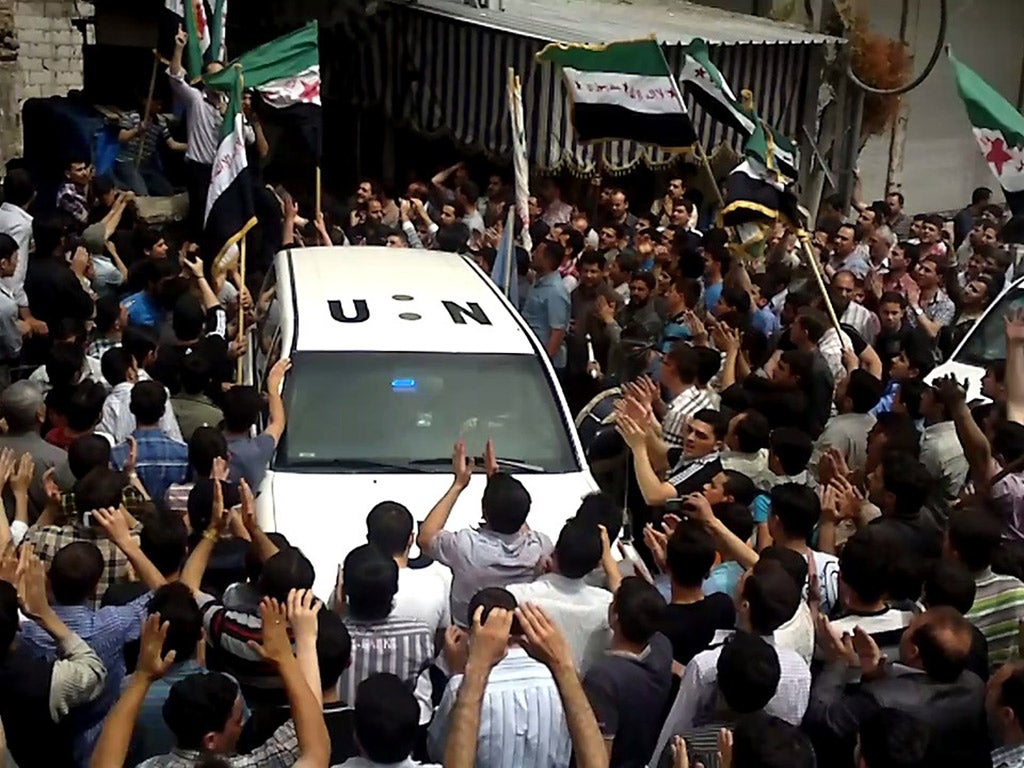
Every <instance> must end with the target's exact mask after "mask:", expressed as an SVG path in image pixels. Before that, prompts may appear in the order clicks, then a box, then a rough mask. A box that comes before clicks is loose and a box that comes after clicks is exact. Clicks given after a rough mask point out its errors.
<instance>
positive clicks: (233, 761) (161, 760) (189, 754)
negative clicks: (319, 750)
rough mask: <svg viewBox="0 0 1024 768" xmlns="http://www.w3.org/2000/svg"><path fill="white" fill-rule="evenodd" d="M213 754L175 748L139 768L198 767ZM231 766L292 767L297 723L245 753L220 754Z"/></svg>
mask: <svg viewBox="0 0 1024 768" xmlns="http://www.w3.org/2000/svg"><path fill="white" fill-rule="evenodd" d="M208 757H209V755H207V754H201V753H199V752H196V751H194V750H191V749H175V750H172V751H171V752H170V754H166V755H160V756H159V757H151V758H150V759H149V760H146V761H145V762H143V763H139V765H138V768H195V766H196V765H198V764H199V763H200V762H201V761H202V760H203V759H204V758H208ZM219 757H220V759H221V760H223V761H224V762H225V763H226V764H227V765H228V766H229V767H230V768H291V766H293V765H294V764H295V761H296V760H298V758H299V739H298V736H297V735H296V734H295V723H294V722H293V721H291V720H289V721H288V722H287V723H285V724H284V725H282V726H281V727H280V728H278V729H277V730H276V731H274V735H273V736H271V737H270V739H269V740H268V741H267V742H266V743H264V744H262V745H260V746H259V747H257V748H256V749H254V750H253V751H252V752H249V753H247V754H244V755H230V756H228V755H222V756H219Z"/></svg>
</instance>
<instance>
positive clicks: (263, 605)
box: [249, 597, 295, 667]
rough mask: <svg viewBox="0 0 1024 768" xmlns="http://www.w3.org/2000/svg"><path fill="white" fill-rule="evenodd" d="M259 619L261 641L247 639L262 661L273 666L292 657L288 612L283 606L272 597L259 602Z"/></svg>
mask: <svg viewBox="0 0 1024 768" xmlns="http://www.w3.org/2000/svg"><path fill="white" fill-rule="evenodd" d="M260 619H261V621H262V623H263V627H262V633H263V642H262V643H257V642H255V641H253V640H250V641H249V647H250V648H252V649H253V650H254V651H256V653H258V654H259V655H260V658H262V659H263V660H264V661H266V662H269V663H270V664H273V665H274V666H275V667H277V666H280V665H281V664H283V663H285V662H286V661H288V659H294V658H295V656H294V654H293V653H292V644H291V641H290V640H289V639H288V614H287V611H286V610H285V607H284V606H283V605H281V604H280V603H279V602H277V600H275V599H274V598H272V597H264V598H263V600H262V601H261V602H260Z"/></svg>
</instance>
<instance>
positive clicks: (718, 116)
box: [679, 37, 757, 137]
mask: <svg viewBox="0 0 1024 768" xmlns="http://www.w3.org/2000/svg"><path fill="white" fill-rule="evenodd" d="M679 84H680V85H681V86H682V87H683V89H684V91H685V92H686V93H687V94H689V95H690V96H692V97H693V100H694V101H696V102H697V103H698V104H699V105H700V106H701V109H703V110H704V111H705V112H707V113H708V114H709V115H711V116H712V117H713V118H714V119H715V120H717V121H718V122H720V123H725V124H726V125H728V126H730V127H731V128H733V129H734V130H736V131H737V132H738V133H739V134H740V135H742V136H745V137H750V136H751V135H753V133H754V131H755V130H756V129H757V120H756V116H755V115H752V114H750V112H749V111H747V109H746V108H744V106H743V104H742V103H741V102H740V100H739V99H737V98H736V94H735V93H733V91H732V88H731V87H729V83H728V82H726V80H725V78H724V77H723V76H722V73H721V72H720V71H719V69H718V67H716V66H715V64H714V62H713V61H711V53H710V51H709V50H708V44H707V42H705V41H704V40H701V39H700V38H699V37H698V38H695V39H694V40H693V41H692V42H691V43H690V44H689V45H687V46H684V47H683V68H682V70H680V72H679Z"/></svg>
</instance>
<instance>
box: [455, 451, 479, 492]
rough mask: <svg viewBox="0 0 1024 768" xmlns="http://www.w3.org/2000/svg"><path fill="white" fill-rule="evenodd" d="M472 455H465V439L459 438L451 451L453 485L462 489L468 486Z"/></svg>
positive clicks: (471, 468) (471, 471) (471, 474)
mask: <svg viewBox="0 0 1024 768" xmlns="http://www.w3.org/2000/svg"><path fill="white" fill-rule="evenodd" d="M473 467H474V464H473V457H472V456H466V441H465V440H459V441H458V442H457V443H456V444H455V448H454V450H453V451H452V473H453V474H454V475H455V485H456V486H457V487H458V488H460V489H462V490H464V489H465V488H466V487H467V486H469V481H470V480H471V479H472V478H473Z"/></svg>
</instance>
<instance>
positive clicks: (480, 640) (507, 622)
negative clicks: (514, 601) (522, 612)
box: [467, 606, 515, 669]
mask: <svg viewBox="0 0 1024 768" xmlns="http://www.w3.org/2000/svg"><path fill="white" fill-rule="evenodd" d="M483 614H484V609H483V606H480V607H478V608H477V609H476V613H474V614H473V629H472V631H471V632H470V635H469V660H468V662H467V663H474V662H479V663H480V664H481V665H485V666H486V667H487V669H493V668H494V667H495V666H496V665H497V664H498V662H500V661H501V660H502V659H503V658H505V653H506V652H507V651H508V636H509V633H510V632H511V631H512V619H513V618H515V614H514V613H513V612H512V611H507V610H505V609H504V608H492V609H491V612H490V613H488V614H487V620H486V621H481V619H482V617H483Z"/></svg>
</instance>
